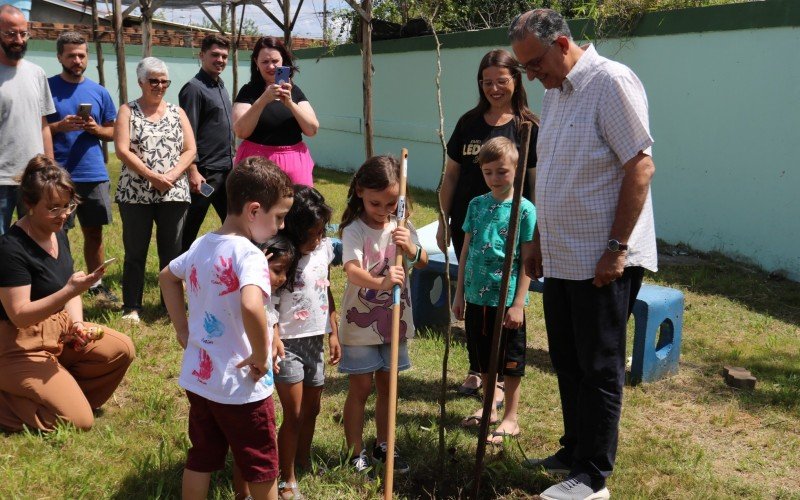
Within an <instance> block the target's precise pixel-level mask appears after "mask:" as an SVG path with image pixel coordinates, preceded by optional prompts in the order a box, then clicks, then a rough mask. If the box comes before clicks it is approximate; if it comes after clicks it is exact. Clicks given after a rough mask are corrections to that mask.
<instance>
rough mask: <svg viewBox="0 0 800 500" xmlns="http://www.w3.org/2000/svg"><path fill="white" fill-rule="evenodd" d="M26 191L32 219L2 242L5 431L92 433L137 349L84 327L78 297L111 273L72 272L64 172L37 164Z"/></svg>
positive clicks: (1, 411) (71, 206)
mask: <svg viewBox="0 0 800 500" xmlns="http://www.w3.org/2000/svg"><path fill="white" fill-rule="evenodd" d="M19 192H20V196H21V199H22V201H23V203H25V206H26V207H27V208H28V213H27V214H26V215H25V216H24V217H22V218H21V219H19V220H18V221H17V222H16V224H14V225H13V226H11V228H10V229H9V231H8V232H7V233H6V234H5V235H3V236H2V237H0V262H3V266H4V267H3V272H2V273H0V428H2V429H5V430H7V431H12V432H15V431H21V430H23V426H27V427H29V428H31V429H39V430H42V431H51V430H53V429H54V428H55V426H56V424H57V423H58V422H59V421H66V422H69V423H71V424H72V425H74V426H75V427H77V428H78V429H89V428H91V427H92V425H93V423H94V415H93V410H94V409H96V408H99V407H100V406H102V405H103V403H105V402H106V400H108V398H110V397H111V395H112V394H113V393H114V390H115V389H116V388H117V386H118V385H119V383H120V382H121V381H122V378H123V377H124V375H125V372H126V371H127V369H128V366H129V365H130V363H131V361H133V358H134V352H135V351H134V347H133V344H132V343H131V341H130V339H129V338H128V337H127V336H125V335H123V334H122V333H120V332H117V331H115V330H111V329H110V328H107V327H100V326H99V325H96V324H92V323H88V322H85V321H84V320H83V306H82V303H81V294H82V293H83V292H85V291H87V290H88V289H89V287H90V286H91V285H92V284H93V283H94V282H95V281H97V280H98V279H99V278H101V277H102V276H103V274H104V273H105V267H103V266H101V267H100V268H98V269H96V270H93V272H92V273H90V274H86V273H85V272H83V271H78V272H74V271H73V262H72V256H71V255H70V252H69V244H68V241H67V236H66V234H65V233H64V231H63V227H64V223H65V222H66V220H67V218H68V217H69V215H70V214H71V213H72V212H73V211H74V210H75V208H76V207H77V206H78V203H77V201H78V200H77V196H76V194H75V186H74V184H73V183H72V181H71V180H70V176H69V174H68V173H67V171H66V170H64V169H62V168H60V167H59V166H58V165H56V163H55V162H54V161H53V160H51V159H50V158H48V157H46V156H44V155H37V156H35V157H34V158H33V159H32V160H31V161H30V162H29V163H28V166H27V167H26V169H25V171H24V172H23V174H22V177H21V178H20V185H19Z"/></svg>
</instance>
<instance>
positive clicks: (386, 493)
mask: <svg viewBox="0 0 800 500" xmlns="http://www.w3.org/2000/svg"><path fill="white" fill-rule="evenodd" d="M407 173H408V150H407V149H406V148H403V152H402V153H401V154H400V198H398V200H397V227H405V225H406V176H407ZM394 265H395V266H402V265H403V250H402V249H401V248H400V247H397V248H396V250H395V258H394ZM406 279H408V278H406ZM392 291H393V293H394V297H393V298H394V301H393V302H394V303H393V305H392V337H391V338H392V340H391V342H392V343H391V347H392V350H391V360H390V364H389V367H390V368H389V410H388V413H389V419H388V422H387V426H386V461H385V462H384V463H385V464H386V470H384V480H383V483H384V484H383V498H384V499H387V500H391V498H392V490H393V488H394V437H395V436H394V434H395V426H396V423H397V359H398V357H399V356H400V318H401V317H402V304H403V298H402V297H403V291H402V289H401V287H400V285H395V286H394V288H393V290H392Z"/></svg>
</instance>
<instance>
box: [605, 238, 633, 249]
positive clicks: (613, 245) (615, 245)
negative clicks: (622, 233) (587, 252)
mask: <svg viewBox="0 0 800 500" xmlns="http://www.w3.org/2000/svg"><path fill="white" fill-rule="evenodd" d="M606 248H607V249H608V250H609V251H610V252H624V251H625V250H627V249H628V245H623V244H622V243H620V242H619V240H615V239H610V240H608V243H606Z"/></svg>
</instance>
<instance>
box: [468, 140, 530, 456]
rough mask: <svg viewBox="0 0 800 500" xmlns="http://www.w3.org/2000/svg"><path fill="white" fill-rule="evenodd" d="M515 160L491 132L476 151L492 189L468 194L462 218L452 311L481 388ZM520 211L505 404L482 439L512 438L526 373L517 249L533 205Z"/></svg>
mask: <svg viewBox="0 0 800 500" xmlns="http://www.w3.org/2000/svg"><path fill="white" fill-rule="evenodd" d="M518 159H519V153H518V152H517V148H516V146H515V145H514V143H513V142H511V141H510V140H509V139H507V138H505V137H495V138H493V139H491V140H489V141H487V142H486V143H485V144H484V145H483V147H482V148H481V151H480V153H478V163H479V164H480V166H481V171H482V172H483V178H484V180H485V181H486V184H487V185H488V186H489V189H490V190H491V191H490V192H488V193H486V194H484V195H481V196H478V197H476V198H473V200H472V201H471V202H470V203H469V208H468V209H467V216H466V219H465V221H464V246H463V249H462V251H461V256H460V258H459V262H464V263H465V265H463V266H460V267H459V269H458V285H457V286H456V296H455V300H454V302H453V313H454V314H455V316H456V317H457V318H458V319H463V320H464V324H465V329H466V332H467V344H468V347H469V352H470V356H473V355H474V356H476V357H477V364H478V366H480V371H481V378H482V379H483V387H485V388H494V387H495V386H496V383H495V381H494V380H492V381H489V380H487V372H488V371H489V355H490V351H491V341H492V334H493V330H494V321H495V316H496V314H497V307H498V305H499V303H500V286H501V284H502V278H503V276H502V274H503V262H504V261H505V244H506V239H507V238H508V229H509V228H508V226H509V219H510V216H511V204H512V198H513V196H514V174H515V172H516V165H517V160H518ZM519 210H520V212H519V213H520V221H519V231H518V232H517V242H518V245H517V248H516V251H515V254H514V260H513V265H512V267H511V279H510V280H509V293H508V296H507V301H506V307H507V309H506V315H505V318H504V319H503V331H502V339H501V341H500V359H501V365H500V367H499V369H498V374H502V375H504V376H505V390H506V406H505V414H504V415H503V421H502V422H500V425H498V426H497V428H496V429H495V430H494V431H493V432H492V433H491V435H490V436H489V438H488V439H487V443H491V444H500V443H502V442H503V438H504V437H507V436H508V437H515V436H517V435H519V433H520V427H519V424H518V422H517V407H518V406H519V393H520V391H519V384H520V381H521V380H522V376H523V375H524V374H525V306H526V305H527V304H528V287H529V286H530V283H531V280H530V278H529V277H528V276H527V275H526V274H525V270H524V269H523V268H522V266H521V265H520V260H521V259H520V252H522V253H525V254H527V252H529V251H530V250H531V246H532V245H531V242H532V240H533V229H534V226H535V225H536V208H535V207H534V206H533V204H532V203H531V202H530V201H528V200H526V199H525V198H522V199H521V200H520V208H519ZM489 397H494V395H491V396H489ZM481 414H482V408H479V409H478V410H476V411H475V413H473V414H472V415H470V416H468V417H467V418H465V419H464V420H463V421H462V422H461V423H462V425H463V426H465V427H468V426H476V425H479V424H480V420H481ZM496 421H497V411H496V409H494V407H493V410H492V415H491V423H495V422H496Z"/></svg>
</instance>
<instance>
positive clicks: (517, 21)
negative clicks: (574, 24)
mask: <svg viewBox="0 0 800 500" xmlns="http://www.w3.org/2000/svg"><path fill="white" fill-rule="evenodd" d="M528 35H533V36H535V37H536V38H537V39H538V40H539V41H540V42H542V43H543V44H545V45H546V44H550V43H553V42H554V41H555V40H556V38H558V37H560V36H565V37H567V38H569V39H570V40H572V33H571V32H570V30H569V25H567V21H566V19H564V17H563V16H562V15H561V14H559V13H558V12H556V11H554V10H551V9H534V10H529V11H528V12H525V13H524V14H520V15H518V16H517V17H515V18H514V20H513V21H511V26H509V27H508V38H509V39H510V40H511V41H512V42H519V41H522V40H524V39H525V38H527V37H528Z"/></svg>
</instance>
